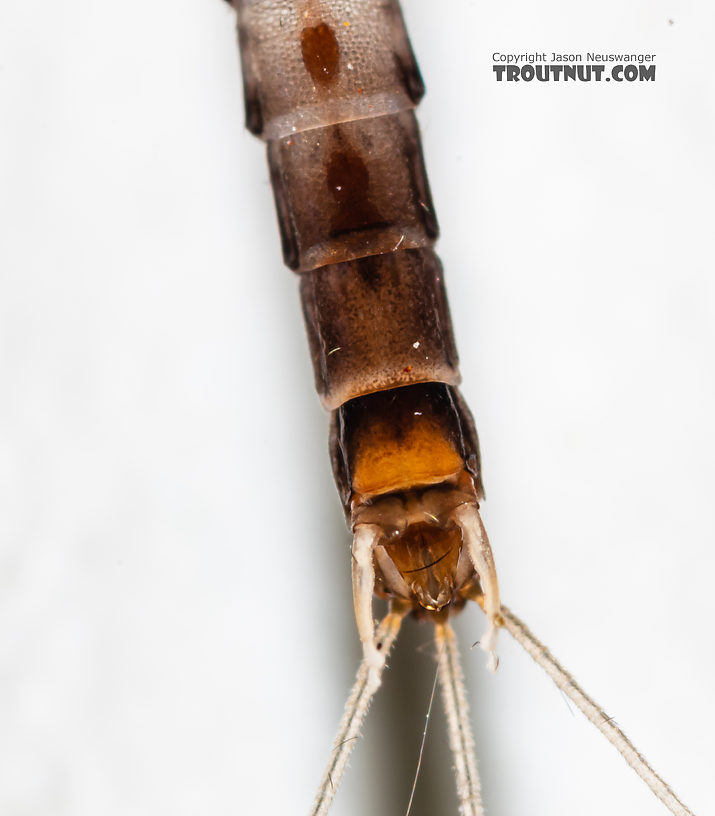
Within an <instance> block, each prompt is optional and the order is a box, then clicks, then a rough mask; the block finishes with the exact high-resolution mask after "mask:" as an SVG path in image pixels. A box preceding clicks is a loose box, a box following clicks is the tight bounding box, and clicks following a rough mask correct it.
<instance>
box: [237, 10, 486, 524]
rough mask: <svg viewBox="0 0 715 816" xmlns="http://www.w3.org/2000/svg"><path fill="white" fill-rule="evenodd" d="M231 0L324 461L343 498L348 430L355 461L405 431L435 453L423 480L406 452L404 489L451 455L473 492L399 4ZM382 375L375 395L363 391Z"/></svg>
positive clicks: (470, 443) (250, 117)
mask: <svg viewBox="0 0 715 816" xmlns="http://www.w3.org/2000/svg"><path fill="white" fill-rule="evenodd" d="M234 5H236V7H237V10H238V25H239V39H240V44H241V61H242V65H243V78H244V91H245V104H246V121H247V126H248V128H249V129H250V130H251V131H252V132H253V133H255V134H256V135H259V136H261V137H262V138H263V139H265V140H266V142H267V148H268V149H267V152H268V162H269V167H270V174H271V182H272V185H273V190H274V195H275V202H276V209H277V213H278V221H279V226H280V234H281V240H282V245H283V255H284V259H285V262H286V264H287V266H289V267H290V268H291V269H293V270H295V271H296V272H298V273H299V274H300V276H301V286H300V292H301V298H302V303H303V311H304V315H305V322H306V327H307V331H308V339H309V344H310V350H311V355H312V360H313V366H314V371H315V382H316V388H317V390H318V393H319V395H320V397H321V400H322V402H323V404H324V406H325V407H326V408H328V409H330V410H332V411H334V412H336V414H335V415H334V423H333V426H334V432H333V444H332V448H333V450H332V453H333V465H334V470H335V473H336V480H337V482H338V487H339V489H340V491H341V494H342V497H343V500H344V502H345V503H346V508H347V504H348V502H349V498H350V494H351V492H352V490H353V488H354V487H355V485H354V484H353V478H354V472H355V470H356V467H357V464H358V463H357V462H356V460H355V457H356V456H357V453H356V451H355V439H362V440H363V443H364V444H363V455H364V457H367V458H366V461H367V460H369V459H370V457H371V456H376V455H378V453H379V451H378V447H379V446H380V445H383V447H384V445H385V444H387V445H388V447H389V446H390V445H392V446H393V447H394V448H395V450H398V449H400V448H401V446H403V442H404V441H405V440H409V439H411V440H416V439H419V440H420V442H419V443H417V442H414V441H413V442H410V444H413V445H416V444H420V445H422V446H423V447H424V449H425V450H430V449H432V450H437V451H439V450H442V451H443V455H442V456H441V458H440V457H439V456H437V454H435V456H434V457H433V459H434V460H435V461H434V463H433V464H434V468H435V474H434V476H433V477H428V478H424V480H423V482H420V479H422V478H423V477H421V476H420V475H419V473H421V469H420V467H417V466H414V467H413V465H411V464H409V463H408V464H407V465H405V467H406V468H407V471H406V477H405V478H406V479H407V480H409V479H410V478H414V479H416V480H417V481H416V482H414V483H413V484H411V485H409V487H418V486H419V484H421V483H424V484H430V483H436V482H437V481H439V480H440V479H442V478H444V477H445V474H446V470H445V469H447V470H449V472H450V473H452V472H458V471H459V470H461V469H462V468H466V469H467V470H468V471H469V472H470V473H472V475H473V476H474V478H475V481H476V482H477V488H478V491H479V473H478V468H479V464H478V450H477V440H476V434H475V432H474V429H473V425H472V422H471V417H470V416H469V413H468V411H467V409H466V408H465V406H464V405H463V403H462V401H461V399H460V398H459V395H458V394H457V393H456V391H455V390H454V388H453V386H455V385H457V383H458V382H459V371H458V361H457V353H456V349H455V345H454V339H453V335H452V326H451V320H450V316H449V310H448V306H447V300H446V295H445V291H444V283H443V277H442V268H441V265H440V262H439V260H438V258H437V256H436V255H435V254H434V252H433V250H432V245H433V243H434V241H435V239H436V238H437V234H438V227H437V220H436V217H435V214H434V208H433V206H432V200H431V196H430V191H429V185H428V182H427V176H426V172H425V167H424V161H423V158H422V151H421V147H420V140H419V131H418V126H417V122H416V120H415V117H414V114H413V112H412V110H413V108H414V107H415V106H416V105H417V103H418V102H419V100H420V98H421V96H422V94H423V91H424V88H423V85H422V80H421V77H420V74H419V70H418V68H417V64H416V62H415V59H414V55H413V53H412V49H411V47H410V44H409V40H408V37H407V34H406V31H405V27H404V23H403V19H402V14H401V11H400V8H399V4H398V3H397V2H396V1H395V0H366V1H365V2H354V0H325V2H311V0H305V1H304V2H294V3H291V2H278V1H277V0H234ZM426 383H440V384H443V385H440V386H434V385H420V384H426ZM404 386H412V387H411V388H404ZM391 389H394V390H393V391H392V393H391V395H390V399H388V400H387V401H386V400H384V399H379V400H376V399H371V398H369V396H368V395H371V394H375V393H376V392H383V391H388V390H391ZM351 401H357V402H356V404H355V405H354V406H352V407H351V406H346V404H347V403H350V402H351ZM343 406H346V407H343ZM415 406H418V407H419V406H421V407H422V408H424V409H425V410H417V409H416V408H415ZM386 415H387V422H386V420H385V417H386ZM428 416H431V417H432V419H431V420H430V419H428ZM358 422H359V423H362V424H361V426H360V427H358V426H357V425H356V424H355V423H358ZM351 423H352V424H351ZM430 423H431V424H430ZM377 425H382V426H385V425H386V426H387V427H390V428H391V434H392V438H391V439H390V440H387V442H385V439H383V438H380V439H377V438H376V434H375V432H374V428H375V427H376V426H377ZM366 429H371V430H370V431H369V432H368V430H366ZM378 436H379V435H378ZM383 436H384V434H383ZM370 440H372V441H370ZM364 445H367V446H368V453H367V454H365V450H364ZM370 445H373V446H377V447H375V450H374V451H373V450H372V449H371V448H370V447H369V446H370ZM435 457H436V458H435ZM407 458H408V459H409V457H407ZM453 458H454V460H455V461H454V462H453V461H452V459H453ZM403 459H404V457H403ZM405 461H407V460H405ZM410 461H411V460H410ZM393 464H394V463H393ZM457 465H458V466H457ZM410 468H412V469H410ZM450 469H451V470H450ZM443 471H444V472H443ZM368 481H369V483H370V485H371V489H372V490H373V492H374V493H375V494H380V493H385V492H389V491H390V490H391V489H395V488H394V487H392V488H391V487H390V486H389V485H390V484H392V482H394V479H393V480H392V482H390V479H385V480H384V483H380V480H379V479H378V480H377V482H374V480H372V481H371V480H368Z"/></svg>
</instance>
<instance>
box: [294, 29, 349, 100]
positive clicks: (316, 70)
mask: <svg viewBox="0 0 715 816" xmlns="http://www.w3.org/2000/svg"><path fill="white" fill-rule="evenodd" d="M300 50H301V52H302V53H303V62H304V63H305V67H306V70H307V71H308V73H309V74H310V76H311V77H312V79H313V81H314V82H316V83H318V85H332V84H333V83H334V82H335V81H336V79H337V78H338V70H339V67H340V46H339V45H338V41H337V38H336V37H335V32H334V31H333V29H332V28H331V27H330V26H329V25H327V24H326V23H318V25H316V26H309V27H307V28H304V29H303V33H302V34H301V36H300Z"/></svg>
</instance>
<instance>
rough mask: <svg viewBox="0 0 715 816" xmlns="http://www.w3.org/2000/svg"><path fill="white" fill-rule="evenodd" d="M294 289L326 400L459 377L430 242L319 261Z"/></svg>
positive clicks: (332, 403)
mask: <svg viewBox="0 0 715 816" xmlns="http://www.w3.org/2000/svg"><path fill="white" fill-rule="evenodd" d="M300 295H301V300H302V303H303V315H304V317H305V326H306V330H307V332H308V341H309V344H310V351H311V357H312V359H313V367H314V370H315V384H316V388H317V389H318V393H319V394H320V397H321V399H322V401H323V405H324V406H325V407H326V408H330V409H333V408H337V407H339V406H340V405H342V404H343V403H344V402H347V401H348V400H350V399H354V398H355V397H359V396H362V395H363V394H369V393H371V392H373V391H377V390H384V389H389V388H395V387H397V386H402V385H412V384H414V383H419V382H443V383H447V384H449V385H457V383H458V382H459V370H458V368H457V362H458V361H457V351H456V348H455V345H454V338H453V336H452V321H451V320H450V315H449V308H448V305H447V296H446V294H445V290H444V281H443V273H442V266H441V264H440V262H439V260H438V258H437V256H436V255H435V254H434V252H432V250H430V249H414V250H405V251H404V252H390V253H387V254H385V255H373V256H371V257H369V258H361V259H360V260H357V261H350V262H347V263H342V264H331V265H330V266H324V267H321V268H320V269H316V270H314V271H313V272H310V273H308V274H305V275H302V276H301V282H300Z"/></svg>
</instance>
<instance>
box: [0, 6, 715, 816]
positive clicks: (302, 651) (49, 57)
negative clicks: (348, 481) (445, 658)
mask: <svg viewBox="0 0 715 816" xmlns="http://www.w3.org/2000/svg"><path fill="white" fill-rule="evenodd" d="M405 13H406V18H407V23H408V28H409V31H410V34H411V37H412V42H413V46H414V49H415V52H416V54H417V58H418V60H419V63H420V65H421V68H422V72H423V75H424V78H425V81H426V84H427V89H428V94H427V97H426V99H425V101H424V103H423V104H422V106H421V107H420V110H419V118H420V122H421V124H422V130H423V136H424V149H425V155H426V160H427V166H428V170H429V173H430V179H431V183H432V191H433V195H434V199H435V204H436V207H437V214H438V217H439V219H440V223H441V227H442V239H441V242H440V244H439V252H440V255H441V257H442V259H443V261H444V265H445V271H446V272H445V273H446V279H447V286H448V291H449V296H450V301H451V307H452V314H453V318H454V323H455V328H456V335H457V341H458V345H459V349H460V352H461V359H462V368H463V375H464V393H465V395H466V397H467V399H468V400H469V403H470V405H471V406H472V409H473V411H474V413H475V416H476V419H477V424H478V428H479V431H480V436H481V443H482V453H483V463H484V471H485V482H486V487H487V494H488V501H487V503H486V505H485V509H484V514H485V520H486V523H487V526H488V529H489V530H490V534H491V538H492V542H493V546H494V551H495V555H496V560H497V565H498V568H499V573H500V577H501V585H502V591H503V598H504V600H505V602H506V603H508V604H509V605H511V606H512V608H513V609H514V610H515V611H516V612H517V613H518V614H520V615H522V616H523V617H524V618H525V619H526V621H527V622H528V623H529V624H530V625H531V626H532V627H533V629H534V630H535V632H536V633H537V635H539V636H540V637H541V638H543V639H544V640H546V642H547V643H548V644H549V645H550V646H551V647H552V649H553V651H554V652H555V653H556V654H557V655H558V656H559V657H561V658H562V659H563V661H564V662H565V664H566V665H567V667H569V668H570V670H571V671H573V672H574V673H575V675H576V676H577V677H578V678H579V679H580V680H581V681H582V682H583V684H584V685H585V686H586V688H587V689H589V690H591V691H592V692H593V694H594V695H595V696H596V699H597V700H598V701H599V702H601V704H602V705H603V706H604V708H605V709H606V710H607V711H608V712H609V714H611V715H613V716H614V717H615V718H616V720H617V722H618V723H619V724H620V725H621V726H622V727H623V728H624V729H625V730H626V732H627V733H628V734H629V735H631V736H632V737H633V739H634V741H635V742H636V745H637V746H638V747H639V748H641V750H643V751H644V752H645V753H646V754H647V756H649V758H650V759H651V760H652V762H653V763H654V765H655V766H656V769H658V770H660V771H661V772H662V773H663V774H664V775H665V776H666V778H667V779H668V780H669V781H670V782H671V783H672V784H673V786H674V787H675V789H676V790H677V791H678V792H679V793H680V794H681V795H682V797H683V798H684V799H685V801H686V802H687V803H689V804H690V806H691V807H692V808H693V810H694V811H695V812H696V813H697V814H698V816H707V814H709V813H713V812H715V793H713V786H712V765H713V760H715V705H714V703H713V698H712V686H713V669H714V665H715V654H714V650H713V633H712V620H713V616H714V614H715V596H714V593H713V588H712V587H713V568H714V566H715V555H714V552H715V551H714V545H715V513H714V512H713V496H715V430H714V428H715V423H714V422H713V416H715V377H714V374H713V363H714V361H715V343H714V341H715V323H714V316H715V282H714V280H713V271H714V270H715V264H714V263H713V257H714V253H713V205H712V201H713V185H714V183H715V172H714V163H713V143H714V141H713V140H714V137H715V125H714V122H715V115H714V109H713V105H714V100H715V95H714V94H713V85H712V81H711V77H712V65H711V59H710V57H709V56H708V55H709V49H710V46H711V39H712V31H713V24H714V23H715V12H714V10H713V6H712V4H709V3H706V2H704V0H701V1H700V2H695V1H694V0H692V1H691V2H688V0H672V2H665V0H638V1H636V0H627V1H626V2H617V0H603V2H600V3H597V4H594V3H583V2H577V3H574V2H572V1H571V0H569V2H567V0H545V2H542V3H533V2H526V0H502V2H499V3H485V2H475V1H474V0H445V2H443V3H439V4H437V3H434V2H427V0H411V1H410V2H407V3H406V8H405ZM551 49H555V50H560V51H569V52H578V51H582V52H585V51H587V50H597V51H628V52H639V51H640V52H649V53H656V54H657V60H656V64H657V79H656V82H655V83H640V84H638V83H634V84H628V83H622V84H620V85H617V84H616V83H609V84H606V83H602V84H585V83H568V84H563V83H559V84H556V83H549V84H546V83H543V84H542V83H537V82H533V83H531V84H526V83H523V82H522V83H519V84H514V83H510V84H507V83H501V84H500V83H497V82H496V81H495V80H494V77H493V74H492V71H491V63H492V56H491V55H492V52H494V51H497V50H499V51H515V52H520V51H542V50H547V51H548V50H551ZM0 114H1V117H2V126H1V129H0V163H1V168H0V169H1V172H2V175H1V178H2V182H1V184H0V206H1V207H2V212H1V213H0V224H1V230H2V237H1V239H0V389H2V397H1V399H0V450H1V454H0V505H1V507H0V559H1V561H0V813H2V814H3V816H50V815H52V816H55V815H56V816H98V814H102V816H127V815H128V814H131V816H160V815H161V814H167V816H169V815H170V816H196V815H197V814H211V816H228V815H229V814H280V815H281V816H283V815H284V814H305V813H307V811H308V809H309V806H310V803H311V801H312V797H313V793H314V789H315V787H316V785H317V782H318V780H319V778H320V775H321V773H322V770H323V766H324V763H325V761H326V760H327V758H328V754H329V749H330V744H331V741H332V737H333V732H334V730H335V728H336V726H337V722H338V718H339V715H340V712H341V709H342V705H343V700H344V697H345V695H346V693H347V690H348V688H349V686H350V684H351V682H352V678H353V674H354V671H355V669H356V666H357V661H358V658H359V653H358V648H357V636H356V634H355V631H354V624H353V621H352V603H351V597H350V582H349V569H350V556H349V538H348V535H347V533H346V530H345V528H344V523H343V518H342V514H341V510H340V506H339V502H338V499H337V496H336V493H335V490H334V488H333V484H332V479H331V475H330V471H329V464H328V458H327V453H326V430H327V417H326V416H325V415H324V414H323V412H322V410H321V408H320V406H319V403H318V400H317V397H316V396H315V393H314V390H313V384H312V374H311V370H310V363H309V359H308V353H307V344H306V341H305V339H304V332H303V326H302V318H301V315H300V311H299V306H298V296H297V286H296V283H297V282H296V280H295V278H294V276H293V275H292V274H291V273H290V272H288V271H287V270H285V269H284V268H283V264H282V261H281V256H280V250H279V243H278V233H277V228H276V225H275V218H274V214H273V202H272V195H271V192H270V189H269V186H268V177H267V171H266V167H265V161H264V149H263V147H262V145H261V144H260V143H259V142H258V141H256V140H255V139H254V138H253V137H251V136H250V135H249V134H248V133H247V132H245V131H244V129H243V110H242V98H241V84H240V75H239V68H238V56H237V48H236V42H235V35H234V15H233V12H232V11H231V9H230V8H229V7H228V6H227V4H226V3H224V2H222V1H221V0H171V2H170V1H169V0H142V1H141V2H140V1H139V0H125V2H123V3H119V4H117V3H114V4H105V3H97V2H90V1H89V0H63V2H61V3H49V2H41V3H10V2H9V0H4V1H3V2H2V3H1V4H0ZM458 624H459V627H458V628H459V630H460V636H461V639H462V642H463V646H464V649H463V653H464V658H465V664H466V672H467V678H468V684H469V691H470V698H471V705H472V710H473V719H474V723H475V730H476V737H477V743H478V754H479V761H480V766H481V770H482V774H483V786H484V789H485V799H486V805H487V813H488V814H489V816H573V814H579V816H595V814H598V815H599V816H602V814H606V813H607V814H623V815H624V816H634V814H636V815H637V816H651V815H652V816H662V814H663V813H665V811H664V810H663V808H662V806H661V805H660V804H659V803H658V802H657V801H656V800H655V798H654V797H653V796H652V794H651V793H650V792H649V791H647V790H646V789H645V787H643V786H642V784H641V783H640V782H639V781H638V780H637V779H636V777H635V776H634V775H633V774H632V773H631V772H630V771H629V770H628V769H627V767H626V765H625V763H624V762H623V760H621V759H620V758H619V757H618V756H617V755H616V754H615V752H614V751H613V749H612V748H611V747H610V746H608V745H607V744H606V743H605V741H604V740H603V739H602V738H601V737H600V736H599V735H598V734H597V733H596V732H595V731H594V730H593V729H592V728H591V726H589V725H588V724H587V723H586V722H585V721H584V720H583V718H582V717H581V716H580V715H578V714H574V713H573V712H572V711H570V710H569V709H570V707H569V705H568V704H567V703H566V702H565V700H564V698H563V697H562V695H561V694H560V693H559V692H558V691H557V690H556V689H555V688H554V687H553V686H552V685H551V684H550V681H548V680H547V679H546V678H545V676H543V675H542V673H541V672H540V670H538V669H537V668H536V667H535V666H533V665H532V664H531V663H530V661H529V659H528V658H527V657H526V656H525V655H524V654H523V653H521V652H520V651H519V650H518V649H517V648H516V647H515V646H514V644H513V643H512V642H510V640H509V639H508V636H506V635H503V636H502V640H501V644H500V655H501V666H500V668H499V671H498V673H497V674H496V675H494V676H492V675H489V674H488V673H487V671H486V668H485V660H484V655H483V653H482V652H481V651H479V650H477V649H475V650H470V649H469V644H470V643H471V642H473V641H475V640H477V638H478V637H479V635H480V634H481V632H482V631H483V619H482V616H481V613H479V612H478V611H476V610H472V611H470V612H469V613H466V614H464V615H463V616H462V617H461V619H460V620H459V622H458ZM430 639H431V632H430V630H429V628H428V627H426V626H419V625H409V626H408V627H407V629H406V631H405V632H404V638H403V642H400V643H399V644H398V647H397V651H396V653H395V658H394V661H393V664H392V666H391V668H390V671H389V672H388V675H387V676H386V681H385V685H384V688H383V689H382V691H381V693H380V696H379V699H378V701H377V703H376V705H375V707H374V709H373V711H372V712H371V715H370V717H369V719H368V723H367V729H366V735H365V738H364V740H363V741H362V742H361V744H360V745H358V746H357V750H356V751H355V754H354V759H353V761H352V763H351V767H350V768H349V770H348V774H347V777H346V780H345V783H344V786H343V788H342V789H341V791H340V793H339V795H338V798H337V800H336V804H335V809H334V814H335V816H348V814H371V815H372V814H374V815H375V816H394V815H397V816H399V814H403V813H404V811H405V808H406V805H407V799H408V796H409V788H410V784H411V779H412V774H413V773H414V768H415V764H416V761H417V753H418V748H419V738H420V735H421V731H422V727H423V723H424V716H425V712H426V706H427V699H428V696H429V690H430V686H431V683H432V678H433V672H434V661H433V658H432V652H431V646H430ZM430 729H431V730H430V732H429V735H428V738H427V754H426V757H425V760H424V762H423V770H422V775H421V778H420V782H419V785H418V788H417V797H416V804H415V807H414V810H413V816H443V815H444V816H452V814H456V802H455V797H454V794H453V782H452V780H451V776H450V760H449V756H448V749H447V742H446V737H445V733H444V727H443V722H442V718H441V713H440V714H435V716H434V717H433V719H432V722H431V725H430Z"/></svg>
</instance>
